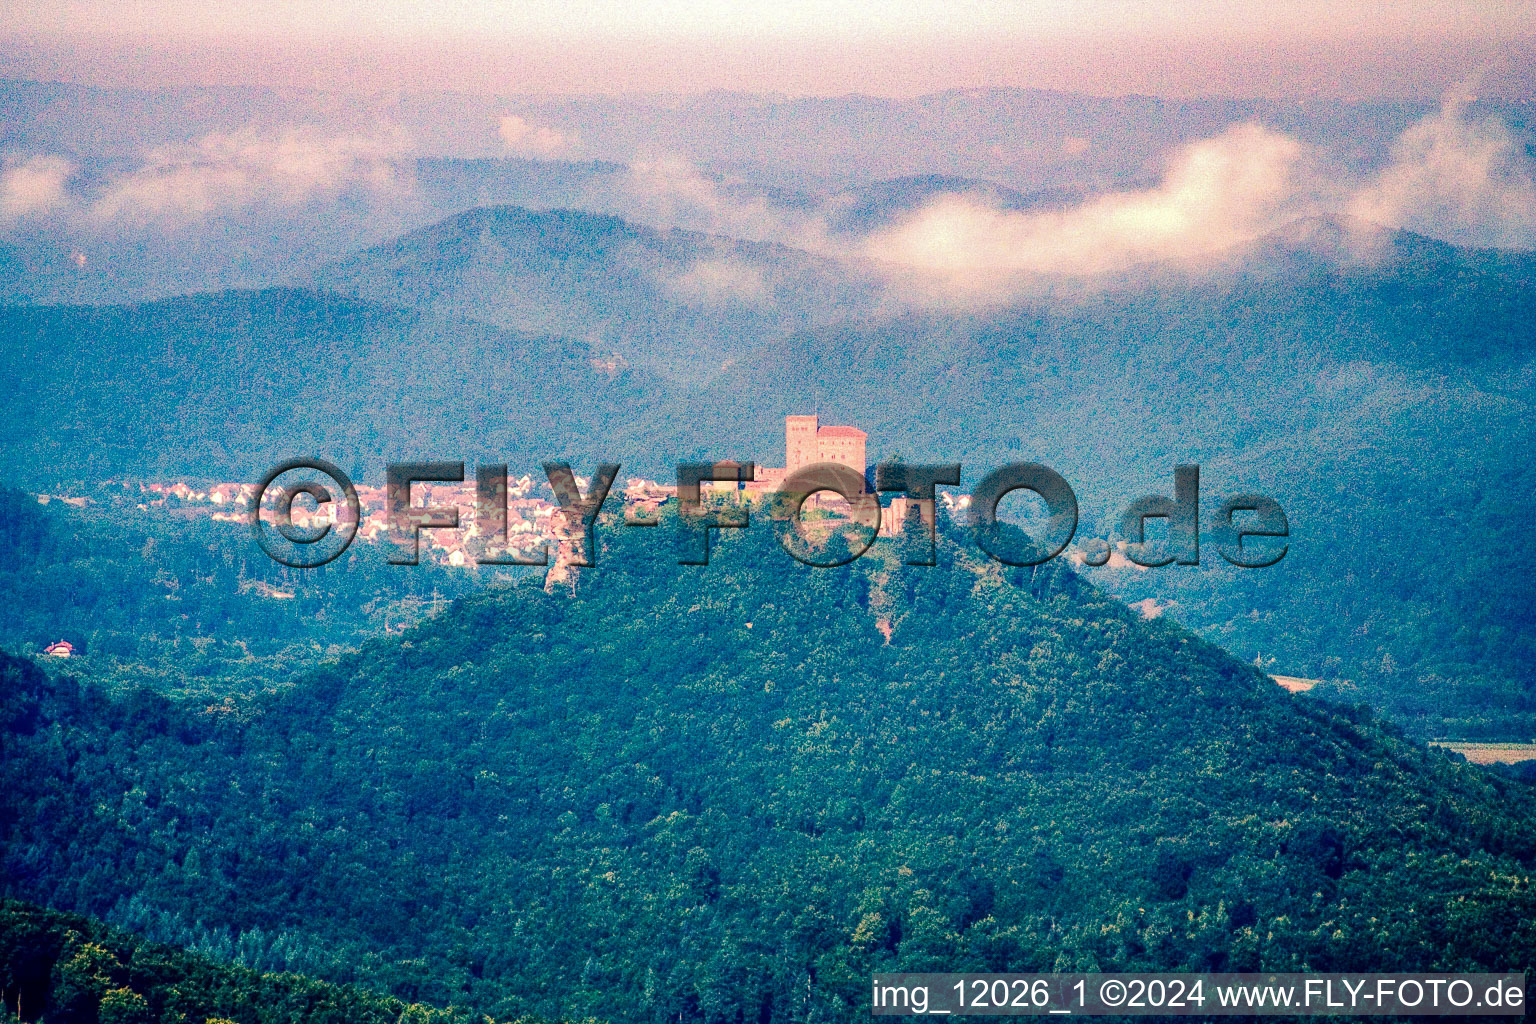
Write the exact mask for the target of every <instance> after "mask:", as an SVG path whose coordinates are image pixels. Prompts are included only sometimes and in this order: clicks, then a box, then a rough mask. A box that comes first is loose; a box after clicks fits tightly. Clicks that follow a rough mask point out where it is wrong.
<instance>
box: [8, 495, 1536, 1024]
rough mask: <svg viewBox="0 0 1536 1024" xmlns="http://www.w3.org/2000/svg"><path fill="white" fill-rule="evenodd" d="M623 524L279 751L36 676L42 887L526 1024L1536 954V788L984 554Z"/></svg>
mask: <svg viewBox="0 0 1536 1024" xmlns="http://www.w3.org/2000/svg"><path fill="white" fill-rule="evenodd" d="M602 529H603V531H604V538H605V540H604V543H605V550H604V552H603V554H602V557H601V561H600V566H599V568H597V569H594V570H586V571H583V573H582V576H581V580H580V583H579V585H578V586H577V587H576V589H575V592H574V593H573V594H572V593H566V592H564V591H562V590H559V589H557V590H556V592H554V593H547V592H545V591H544V590H543V589H540V588H537V587H532V586H517V587H512V588H508V589H504V590H499V591H491V592H487V593H485V594H483V595H481V596H478V597H474V598H470V599H466V600H464V601H461V602H459V603H458V604H457V605H456V606H455V607H454V609H453V610H452V611H451V612H449V613H448V614H446V615H443V616H440V617H439V618H437V619H435V620H433V621H432V622H431V623H429V624H427V625H425V626H423V627H422V628H420V629H418V630H417V631H415V632H414V633H412V634H409V635H408V636H407V637H406V638H405V639H404V640H402V641H399V642H390V643H386V642H378V643H375V644H373V645H371V646H369V647H367V648H365V650H364V651H363V652H361V653H360V654H359V655H357V656H355V657H349V658H345V659H343V660H342V661H340V662H339V663H337V664H336V665H335V666H333V667H328V668H323V669H321V670H319V671H317V672H316V673H315V674H314V675H313V676H312V677H311V678H310V679H309V681H308V682H307V683H306V684H305V685H303V686H301V687H298V688H296V689H294V690H292V691H289V692H288V693H286V694H285V695H283V696H281V697H277V698H273V699H271V700H269V701H267V702H265V703H264V704H262V705H261V706H260V707H258V708H256V709H254V710H253V711H252V712H250V713H249V714H247V715H245V716H243V720H239V721H236V720H232V719H228V718H225V719H217V718H214V717H210V716H207V715H203V714H199V713H197V712H196V711H195V710H193V709H190V708H185V707H180V706H177V705H175V704H173V703H170V702H168V701H165V700H163V699H160V698H154V697H150V696H143V695H141V696H137V697H133V698H131V699H126V700H121V701H116V702H111V701H107V700H106V699H104V698H103V697H101V696H99V695H97V694H95V693H93V692H91V691H89V690H88V689H79V688H76V687H73V686H71V685H70V684H68V683H65V682H56V681H51V680H49V679H48V678H46V677H44V676H43V675H42V674H41V673H39V672H37V671H36V670H35V668H33V667H31V666H30V665H28V664H26V663H25V662H19V661H14V660H7V661H6V663H5V668H4V671H5V676H6V678H5V686H4V690H3V692H4V694H5V706H4V721H5V723H6V725H5V732H4V734H3V736H4V744H5V747H4V751H3V754H4V756H3V758H0V764H3V766H4V778H3V779H0V794H3V795H0V814H3V817H0V821H3V822H4V828H5V831H4V868H5V877H6V878H7V879H8V880H9V881H8V882H7V891H8V892H9V893H11V894H13V895H16V896H20V897H24V898H28V899H32V900H36V901H42V902H47V903H50V904H52V905H55V906H61V907H70V908H76V909H80V910H84V911H88V912H91V913H95V914H98V915H102V916H105V917H107V919H108V920H111V921H113V922H118V923H124V924H130V925H132V926H133V927H136V928H139V929H142V930H145V931H147V932H148V933H149V934H151V935H153V936H155V937H157V938H163V939H170V940H175V941H181V942H183V943H184V944H187V945H196V937H197V936H198V935H199V934H205V935H206V934H213V933H218V934H224V933H226V932H227V933H229V934H242V933H248V932H250V931H252V930H256V929H259V930H260V935H261V937H262V940H261V941H265V942H267V943H268V944H269V947H270V948H272V949H278V950H286V951H291V955H292V956H293V957H294V958H295V959H296V960H298V961H301V962H303V963H304V964H305V965H306V969H312V970H316V971H318V972H319V973H321V974H323V975H325V976H329V977H336V978H342V979H345V980H354V979H355V980H358V981H362V982H365V983H367V984H370V985H373V986H376V987H385V988H391V989H393V990H395V991H397V992H408V993H410V994H411V995H412V997H413V998H421V999H426V1000H429V1001H433V1002H439V1003H447V1002H454V1003H459V1004H463V1005H468V1006H472V1007H474V1008H475V1009H477V1010H481V1011H484V1012H488V1013H492V1014H495V1015H498V1016H506V1015H515V1014H517V1013H520V1012H523V1011H525V1010H534V1011H539V1012H545V1013H558V1014H567V1015H578V1016H580V1015H588V1014H590V1015H595V1016H599V1017H606V1018H611V1019H614V1020H621V1021H649V1020H655V1021H660V1020H663V1019H667V1020H676V1019H678V1018H679V1017H681V1019H683V1020H707V1021H733V1020H738V1019H742V1018H745V1017H749V1016H750V1017H753V1018H755V1019H757V1020H759V1021H763V1022H777V1021H783V1020H789V1019H799V1018H801V1017H803V1016H805V1015H806V1014H807V1013H808V1012H810V1011H811V1010H814V1012H815V1013H816V1015H818V1016H820V1017H832V1018H835V1019H841V1020H847V1019H852V1018H853V1017H854V1015H855V1014H857V1013H861V1012H863V1011H862V1010H861V1009H860V1007H861V1005H862V1002H861V1001H862V998H863V994H864V991H865V986H866V984H867V979H868V974H869V972H870V971H872V970H880V969H894V968H901V969H943V968H952V969H962V968H974V969H992V970H1002V969H1011V970H1048V969H1051V968H1053V967H1057V968H1070V969H1092V968H1102V969H1106V970H1115V969H1138V968H1163V969H1210V968H1217V967H1225V968H1228V969H1235V970H1258V969H1292V968H1298V967H1303V966H1305V967H1309V968H1313V969H1318V970H1327V969H1349V970H1365V969H1379V970H1405V969H1426V968H1431V967H1436V968H1441V969H1462V968H1471V967H1486V968H1489V969H1495V968H1496V969H1506V968H1508V969H1518V968H1521V967H1527V966H1529V957H1530V951H1531V950H1532V949H1536V934H1533V933H1532V931H1531V927H1532V925H1531V922H1532V920H1533V911H1536V897H1533V894H1532V890H1531V888H1530V882H1529V876H1530V869H1531V865H1532V861H1533V859H1536V827H1533V824H1532V822H1533V821H1536V814H1533V812H1536V801H1533V799H1532V797H1531V794H1530V793H1529V791H1528V789H1526V788H1524V787H1521V786H1519V785H1518V784H1514V783H1506V782H1503V781H1501V780H1499V779H1497V778H1495V777H1492V776H1489V775H1487V774H1486V773H1483V772H1481V771H1479V770H1478V769H1476V768H1474V767H1472V766H1469V765H1465V764H1461V763H1457V762H1454V761H1453V760H1451V759H1450V758H1449V757H1447V756H1445V755H1443V754H1440V753H1438V752H1434V751H1430V750H1427V749H1425V748H1422V747H1418V746H1415V745H1413V744H1410V743H1408V742H1406V741H1404V740H1402V739H1400V738H1397V737H1396V735H1395V734H1394V733H1393V732H1392V731H1391V730H1390V729H1387V728H1384V727H1383V726H1381V725H1380V724H1378V723H1376V722H1374V721H1373V720H1371V719H1370V718H1369V716H1368V715H1366V714H1364V713H1354V712H1346V711H1343V710H1340V709H1338V708H1334V707H1331V706H1328V705H1323V704H1318V703H1316V702H1310V701H1305V700H1299V699H1296V698H1293V697H1291V696H1290V695H1288V694H1286V693H1285V692H1284V691H1281V690H1280V689H1279V688H1277V687H1276V686H1275V685H1274V684H1273V683H1272V682H1270V681H1269V680H1268V679H1267V678H1265V677H1264V676H1262V675H1261V674H1259V673H1258V672H1257V671H1255V670H1254V669H1252V668H1251V667H1250V666H1247V665H1245V664H1243V663H1240V662H1238V661H1236V660H1234V659H1233V658H1231V657H1229V656H1228V655H1226V654H1224V653H1222V652H1221V651H1219V650H1217V649H1215V648H1213V647H1211V646H1209V645H1207V644H1205V643H1203V642H1201V641H1200V640H1198V639H1196V638H1195V637H1193V636H1192V635H1191V634H1189V633H1187V632H1185V631H1184V630H1183V629H1181V628H1179V627H1177V626H1176V625H1173V624H1170V623H1168V622H1166V620H1157V621H1152V622H1145V621H1142V620H1141V619H1140V618H1139V617H1138V616H1136V615H1134V614H1133V613H1131V612H1130V611H1128V610H1127V609H1125V608H1124V607H1123V606H1121V605H1119V604H1118V603H1116V602H1114V601H1112V600H1109V599H1107V598H1105V597H1104V596H1102V595H1100V594H1098V593H1097V592H1095V591H1094V590H1093V589H1092V588H1090V587H1087V586H1086V585H1085V584H1083V583H1082V582H1081V581H1079V580H1077V579H1076V578H1075V577H1073V576H1071V575H1070V574H1068V573H1065V572H1062V571H1060V570H1059V569H1056V568H1052V569H1042V570H1040V571H1037V572H1034V573H1031V572H1030V571H1029V570H1013V569H1006V570H1005V569H1002V568H1000V567H999V566H998V565H996V564H995V563H991V562H989V561H986V560H984V559H982V558H980V557H979V556H978V555H977V554H976V551H975V549H974V547H972V546H970V544H969V541H968V540H967V539H966V538H964V537H962V536H959V535H958V534H957V533H956V532H954V531H952V530H947V532H946V536H945V538H944V540H943V542H942V545H941V550H940V563H941V564H940V565H939V566H938V567H934V568H921V567H903V566H901V565H900V564H899V563H898V562H897V560H896V559H895V558H894V556H893V554H892V552H890V551H889V550H887V549H886V546H885V545H884V544H881V545H880V546H879V547H878V548H877V550H876V551H875V552H872V553H871V554H870V555H866V556H865V558H863V559H861V560H859V561H858V562H856V563H854V564H853V565H851V566H849V567H845V568H841V569H832V570H813V569H809V568H806V567H803V566H800V565H798V564H796V563H794V562H792V561H791V560H790V559H789V558H788V556H786V555H785V554H784V553H783V552H782V551H781V550H779V548H778V547H777V545H776V544H775V543H774V541H773V539H772V534H771V532H770V531H769V530H768V529H767V528H766V524H761V523H760V524H758V525H757V526H756V527H755V528H754V529H752V530H750V531H746V532H745V533H733V534H729V535H727V536H723V537H722V538H721V539H720V540H719V541H717V543H716V549H715V553H714V556H713V560H712V564H711V565H710V566H708V567H707V568H688V567H680V566H678V565H676V564H675V560H674V554H673V551H672V547H671V545H670V543H668V542H667V538H666V537H664V536H658V534H665V532H666V531H667V530H668V529H670V527H669V526H666V525H664V526H663V527H662V528H661V530H659V531H655V530H643V531H642V530H627V531H626V530H623V529H622V528H620V527H619V526H618V525H617V524H616V523H614V522H612V521H609V522H608V523H606V524H605V525H604V526H603V527H602ZM284 955H285V956H286V955H289V954H287V953H285V954H284ZM327 965H329V966H327Z"/></svg>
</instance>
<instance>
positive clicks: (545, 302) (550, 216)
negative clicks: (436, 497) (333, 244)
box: [316, 207, 863, 380]
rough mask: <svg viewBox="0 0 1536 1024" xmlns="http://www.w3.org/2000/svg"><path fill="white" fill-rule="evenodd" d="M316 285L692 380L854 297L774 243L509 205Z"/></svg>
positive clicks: (372, 256)
mask: <svg viewBox="0 0 1536 1024" xmlns="http://www.w3.org/2000/svg"><path fill="white" fill-rule="evenodd" d="M316 280H317V283H318V284H319V285H320V286H321V287H324V288H328V289H332V290H336V291H340V292H345V293H347V294H352V295H358V296H361V297H364V298H367V299H372V300H376V301H380V302H386V303H390V304H393V305H401V306H412V307H417V308H423V309H434V310H447V311H451V312H453V313H454V314H456V315H459V316H469V317H474V318H477V319H481V320H485V321H488V322H491V323H498V324H503V325H507V326H514V327H518V328H521V329H524V330H535V331H552V332H555V333H559V334H564V335H568V336H571V337H576V338H583V339H588V340H590V342H591V343H592V344H593V345H594V346H598V347H608V348H612V349H615V350H617V351H618V352H619V353H621V354H622V355H623V356H624V357H625V358H626V359H628V360H629V361H630V362H631V363H634V364H636V365H640V366H645V367H648V368H651V369H653V370H656V371H659V372H662V373H665V374H667V375H669V376H675V377H681V378H686V379H691V380H699V379H704V378H708V377H710V376H713V375H714V374H715V373H717V372H718V371H719V370H720V368H721V367H722V365H723V364H728V363H729V362H730V361H733V360H735V359H737V358H740V357H741V356H742V355H744V354H745V353H747V352H749V351H751V349H752V348H753V347H754V346H755V345H756V344H758V343H760V342H761V341H762V340H764V339H765V338H767V337H772V336H774V335H776V334H779V333H782V332H784V331H786V330H790V329H795V328H805V327H810V326H814V325H815V324H816V323H818V322H823V321H826V320H828V319H832V318H835V317H837V316H842V315H846V314H847V313H848V312H850V308H849V307H850V305H852V304H854V303H858V302H859V301H860V300H861V299H862V298H863V293H862V290H861V289H859V288H858V287H857V286H853V285H850V284H848V283H846V281H845V277H844V274H843V273H842V272H841V271H840V269H839V268H838V267H837V266H836V265H835V264H833V263H831V262H830V261H827V260H823V259H818V258H816V257H813V256H810V255H809V254H807V253H803V252H799V251H797V250H794V249H789V248H785V247H783V246H778V245H772V244H766V243H751V242H741V241H736V240H733V239H728V238H723V237H718V236H710V235H702V234H697V233H694V232H686V231H677V230H671V231H658V230H655V229H652V228H648V227H644V226H641V225H637V224H633V223H630V222H627V221H624V220H622V219H620V218H618V217H613V216H608V215H603V214H594V213H584V212H579V211H572V210H552V211H547V212H534V211H530V210H525V209H521V208H518V207H491V208H486V209H479V210H473V211H471V212H469V213H466V214H463V215H461V216H458V217H453V218H450V219H449V220H446V221H444V222H442V223H440V224H436V225H433V226H432V227H429V228H424V229H422V230H420V231H416V232H412V233H411V234H408V235H406V236H404V237H403V238H400V239H398V240H396V241H394V242H390V243H386V244H384V245H380V246H376V247H374V248H372V249H369V250H367V251H366V252H364V253H362V254H360V255H358V256H356V257H354V258H352V259H349V260H345V261H342V262H340V263H337V264H335V265H333V266H331V267H329V268H327V269H326V270H324V271H323V272H321V273H320V274H319V275H318V277H317V279H316Z"/></svg>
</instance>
